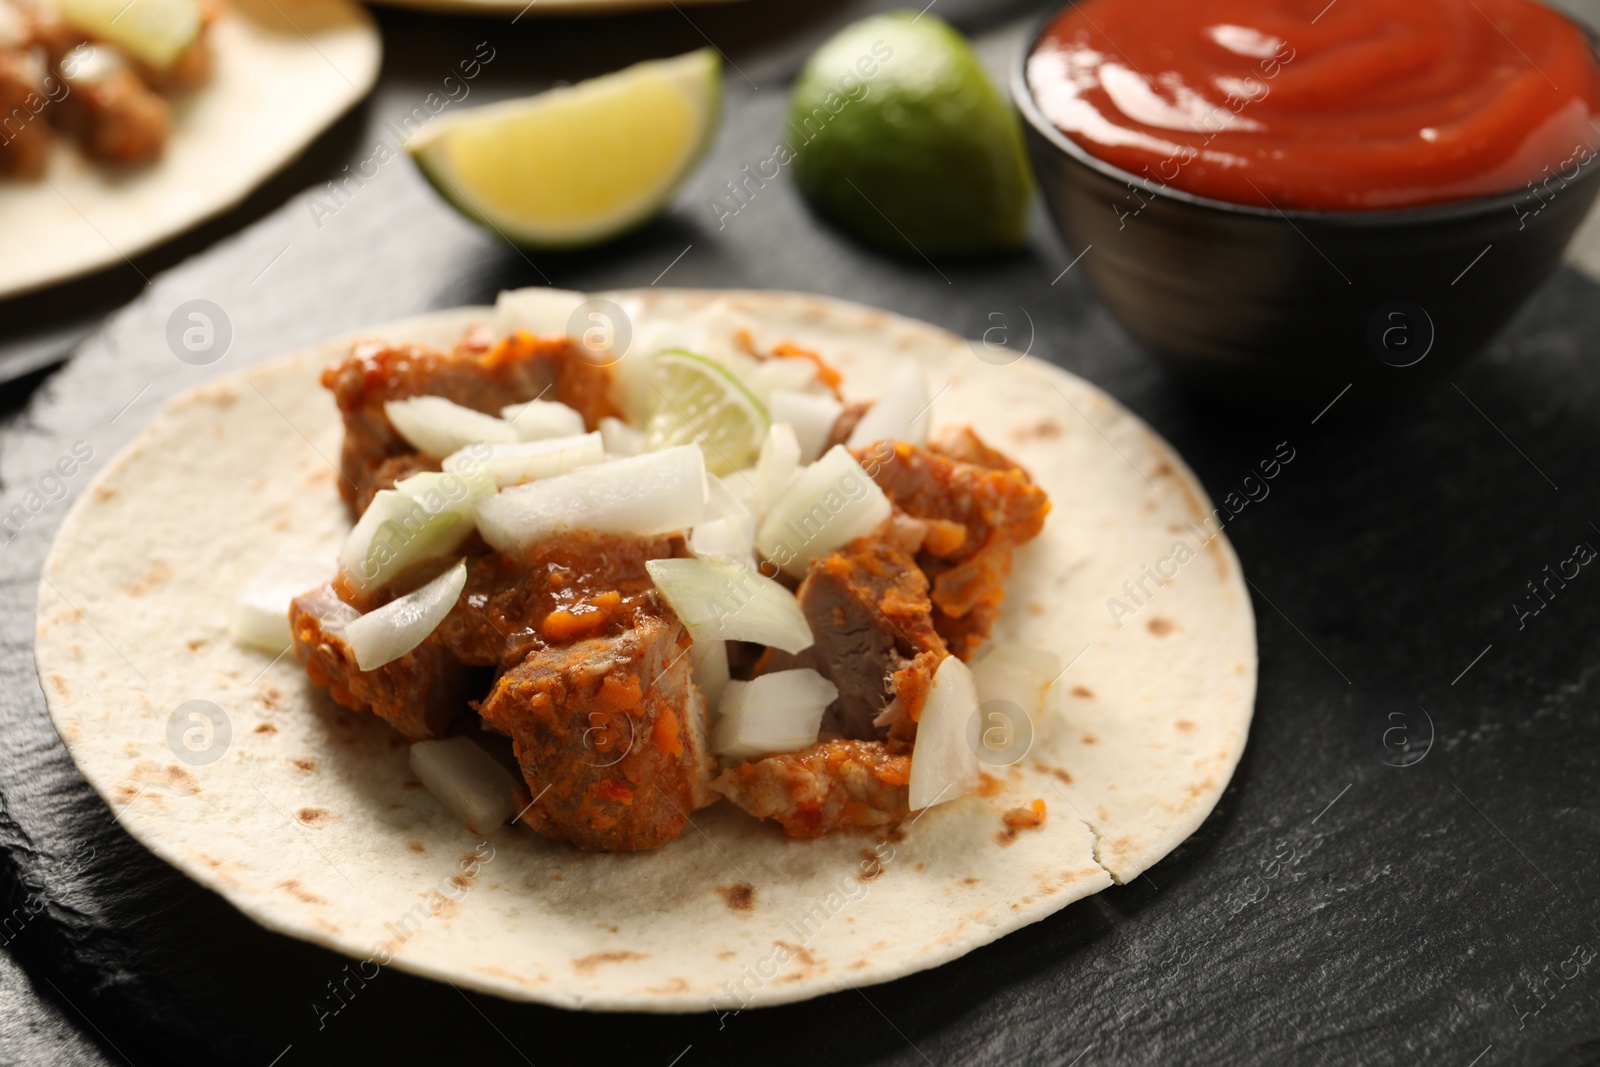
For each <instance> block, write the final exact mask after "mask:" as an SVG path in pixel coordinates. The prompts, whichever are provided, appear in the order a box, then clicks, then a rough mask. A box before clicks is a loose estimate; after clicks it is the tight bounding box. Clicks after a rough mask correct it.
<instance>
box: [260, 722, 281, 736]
mask: <svg viewBox="0 0 1600 1067" xmlns="http://www.w3.org/2000/svg"><path fill="white" fill-rule="evenodd" d="M255 732H256V733H258V734H275V733H277V732H278V728H277V727H276V726H274V725H272V724H271V723H270V722H264V723H262V724H261V725H260V726H257V727H256V729H255Z"/></svg>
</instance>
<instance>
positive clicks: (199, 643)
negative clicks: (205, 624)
mask: <svg viewBox="0 0 1600 1067" xmlns="http://www.w3.org/2000/svg"><path fill="white" fill-rule="evenodd" d="M184 644H185V645H188V646H189V651H190V652H198V651H200V649H202V648H204V647H205V646H206V639H205V638H203V637H191V638H189V640H187V641H185V642H184Z"/></svg>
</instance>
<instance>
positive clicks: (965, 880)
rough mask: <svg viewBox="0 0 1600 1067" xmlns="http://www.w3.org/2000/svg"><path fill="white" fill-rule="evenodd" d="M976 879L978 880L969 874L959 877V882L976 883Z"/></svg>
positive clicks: (965, 883) (964, 883)
mask: <svg viewBox="0 0 1600 1067" xmlns="http://www.w3.org/2000/svg"><path fill="white" fill-rule="evenodd" d="M978 881H979V880H978V879H977V878H974V877H972V876H971V875H970V874H969V875H968V876H967V877H965V878H963V879H961V884H962V885H977V884H978Z"/></svg>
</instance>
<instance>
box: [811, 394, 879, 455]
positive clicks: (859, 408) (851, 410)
mask: <svg viewBox="0 0 1600 1067" xmlns="http://www.w3.org/2000/svg"><path fill="white" fill-rule="evenodd" d="M870 407H872V405H871V404H863V403H856V404H846V405H845V406H844V410H843V411H841V412H840V413H839V417H838V418H837V419H835V420H834V421H833V432H832V433H830V434H828V442H827V444H825V445H823V446H822V447H823V449H824V451H826V450H827V449H830V448H832V447H833V446H834V445H843V444H848V443H849V441H850V435H851V434H853V433H855V432H856V423H858V422H860V421H861V416H863V415H865V414H866V413H867V409H868V408H870Z"/></svg>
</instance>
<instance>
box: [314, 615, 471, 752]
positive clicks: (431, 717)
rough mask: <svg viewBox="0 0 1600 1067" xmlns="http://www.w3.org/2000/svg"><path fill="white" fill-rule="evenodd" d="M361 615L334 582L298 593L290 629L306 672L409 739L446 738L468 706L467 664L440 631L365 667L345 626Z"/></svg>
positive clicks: (335, 695) (346, 702)
mask: <svg viewBox="0 0 1600 1067" xmlns="http://www.w3.org/2000/svg"><path fill="white" fill-rule="evenodd" d="M358 615H359V613H358V612H357V611H356V609H355V608H352V607H351V606H350V605H349V604H346V603H345V602H344V601H342V600H340V599H339V598H338V596H337V595H336V594H335V593H334V591H333V588H332V586H322V587H321V588H318V589H313V590H312V591H311V592H309V593H306V594H305V595H303V596H299V597H296V598H295V600H294V603H293V604H292V605H291V606H290V608H289V631H290V633H291V634H292V635H293V637H294V653H295V656H296V657H298V658H299V660H300V662H301V663H303V664H305V668H306V677H308V678H310V679H311V684H313V685H316V686H319V687H321V688H323V689H326V690H327V691H328V695H329V696H331V697H333V699H334V700H335V701H337V702H338V703H340V704H342V705H344V706H345V707H347V708H351V709H353V710H355V711H370V712H372V714H374V715H376V716H377V717H378V718H380V719H382V720H383V721H384V722H386V723H388V724H389V725H390V726H393V727H394V728H395V729H396V730H397V731H399V733H400V735H401V736H402V737H404V738H405V739H406V740H407V741H430V740H433V739H435V738H439V737H443V736H444V733H445V731H446V730H447V729H449V727H450V723H451V721H452V720H453V719H454V718H455V717H456V716H457V715H459V714H460V713H461V712H463V711H465V710H467V700H468V699H469V692H468V687H467V670H466V668H465V667H463V666H462V664H461V663H460V662H459V661H458V660H456V659H455V657H453V656H451V655H450V653H449V652H447V651H446V650H445V649H444V647H443V646H442V645H441V644H440V643H439V641H438V639H437V637H438V635H434V636H432V637H429V638H428V639H427V640H425V641H423V642H422V644H420V645H418V646H417V647H416V648H414V649H412V650H411V651H410V652H407V653H406V654H405V655H403V656H401V657H400V658H399V659H397V660H395V661H393V662H392V663H386V664H384V665H383V666H382V667H379V668H377V669H376V670H371V671H363V670H361V669H360V668H359V667H357V666H356V657H355V654H354V653H353V652H351V651H350V645H349V644H348V643H347V642H346V641H345V637H344V627H345V625H346V624H347V623H349V622H350V621H351V620H352V619H355V618H356V617H357V616H358Z"/></svg>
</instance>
